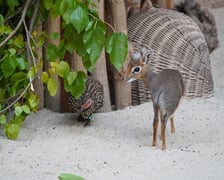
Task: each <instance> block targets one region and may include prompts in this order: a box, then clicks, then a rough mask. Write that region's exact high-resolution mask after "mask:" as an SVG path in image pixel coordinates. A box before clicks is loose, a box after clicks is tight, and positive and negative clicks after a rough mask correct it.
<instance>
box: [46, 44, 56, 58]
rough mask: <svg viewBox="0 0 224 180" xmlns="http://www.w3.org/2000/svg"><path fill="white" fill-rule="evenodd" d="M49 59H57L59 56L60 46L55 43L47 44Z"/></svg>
mask: <svg viewBox="0 0 224 180" xmlns="http://www.w3.org/2000/svg"><path fill="white" fill-rule="evenodd" d="M46 50H47V57H46V59H47V61H55V60H56V59H57V58H58V47H57V46H55V45H54V44H48V45H47V48H46Z"/></svg>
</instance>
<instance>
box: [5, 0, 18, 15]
mask: <svg viewBox="0 0 224 180" xmlns="http://www.w3.org/2000/svg"><path fill="white" fill-rule="evenodd" d="M7 4H8V6H9V9H10V11H11V13H14V11H15V7H16V6H18V5H19V3H18V0H7Z"/></svg>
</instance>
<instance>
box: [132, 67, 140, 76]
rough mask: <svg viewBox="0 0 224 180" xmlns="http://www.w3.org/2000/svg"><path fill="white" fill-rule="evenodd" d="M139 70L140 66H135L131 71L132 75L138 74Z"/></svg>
mask: <svg viewBox="0 0 224 180" xmlns="http://www.w3.org/2000/svg"><path fill="white" fill-rule="evenodd" d="M141 70H142V68H141V66H136V67H134V68H133V69H132V74H138V73H139V72H140V71H141Z"/></svg>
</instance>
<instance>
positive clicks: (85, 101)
mask: <svg viewBox="0 0 224 180" xmlns="http://www.w3.org/2000/svg"><path fill="white" fill-rule="evenodd" d="M67 100H68V104H69V105H70V106H71V107H72V110H73V112H75V113H78V114H80V116H79V121H86V123H85V126H86V125H90V120H91V118H92V114H93V113H95V112H96V111H98V110H99V109H100V108H102V107H103V104H104V94H103V86H102V84H101V83H100V82H99V81H98V80H96V79H95V78H93V77H88V78H87V81H86V89H85V92H84V93H83V95H82V96H81V97H80V98H79V99H75V98H74V97H73V96H72V95H71V94H69V95H68V98H67Z"/></svg>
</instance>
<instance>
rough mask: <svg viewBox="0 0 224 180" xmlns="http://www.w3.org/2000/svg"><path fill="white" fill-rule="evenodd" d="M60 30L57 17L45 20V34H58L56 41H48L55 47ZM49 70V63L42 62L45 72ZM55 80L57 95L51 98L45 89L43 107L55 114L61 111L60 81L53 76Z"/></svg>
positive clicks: (58, 40)
mask: <svg viewBox="0 0 224 180" xmlns="http://www.w3.org/2000/svg"><path fill="white" fill-rule="evenodd" d="M60 29H61V20H60V17H57V18H56V19H55V20H52V19H51V18H50V17H49V18H48V20H47V23H46V28H45V31H46V33H47V34H51V33H53V32H58V34H59V38H58V39H57V40H49V41H48V43H54V44H55V45H58V44H59V43H60ZM48 68H49V63H48V62H47V61H46V60H45V61H44V69H45V70H47V69H48ZM55 79H56V81H57V83H58V87H57V90H58V91H57V94H56V95H55V96H54V97H52V96H50V94H49V92H48V90H47V89H45V93H44V104H45V107H46V108H48V109H50V110H52V111H56V112H60V111H61V88H60V87H61V86H60V80H59V77H58V76H57V75H55Z"/></svg>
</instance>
